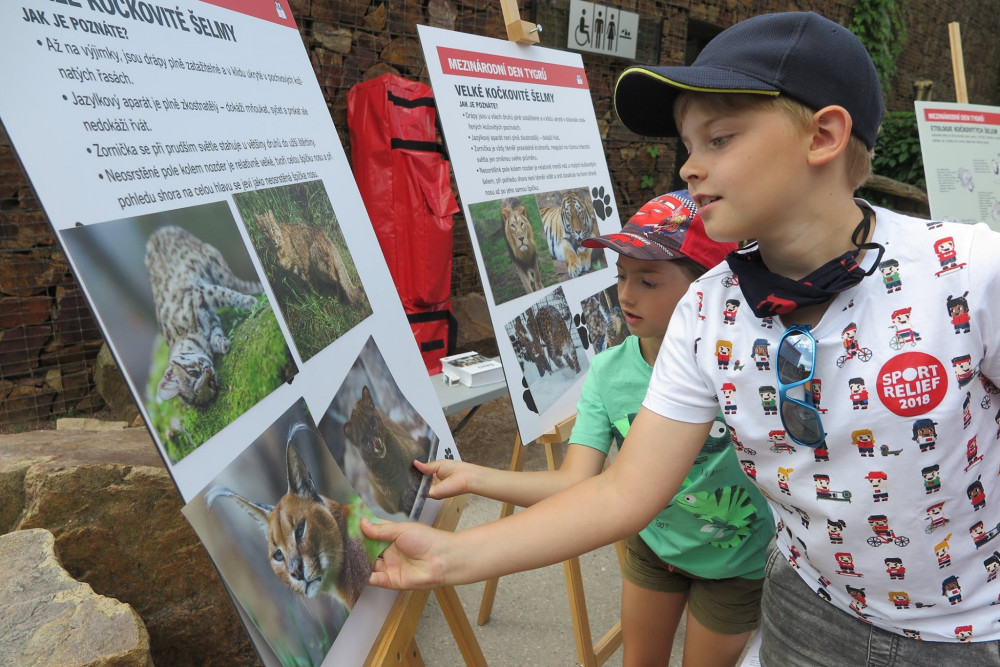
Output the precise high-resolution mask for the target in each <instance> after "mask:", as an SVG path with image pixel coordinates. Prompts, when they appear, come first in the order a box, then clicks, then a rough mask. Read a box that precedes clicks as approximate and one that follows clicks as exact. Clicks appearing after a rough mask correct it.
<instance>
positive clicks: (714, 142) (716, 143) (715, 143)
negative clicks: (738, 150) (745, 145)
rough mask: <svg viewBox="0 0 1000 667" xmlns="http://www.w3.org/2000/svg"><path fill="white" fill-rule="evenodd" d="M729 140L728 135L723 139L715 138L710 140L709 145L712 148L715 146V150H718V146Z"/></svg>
mask: <svg viewBox="0 0 1000 667" xmlns="http://www.w3.org/2000/svg"><path fill="white" fill-rule="evenodd" d="M731 138H732V137H730V136H728V135H727V136H724V137H715V138H714V139H712V141H711V142H710V143H711V144H712V146H715V147H716V148H718V147H719V146H723V145H725V144H726V143H728V142H729V140H730V139H731Z"/></svg>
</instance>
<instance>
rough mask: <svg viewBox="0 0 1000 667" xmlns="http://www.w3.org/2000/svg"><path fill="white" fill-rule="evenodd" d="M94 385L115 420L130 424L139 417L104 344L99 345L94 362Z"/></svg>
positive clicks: (126, 386)
mask: <svg viewBox="0 0 1000 667" xmlns="http://www.w3.org/2000/svg"><path fill="white" fill-rule="evenodd" d="M94 385H95V387H96V388H97V393H98V394H100V395H101V398H103V399H104V402H105V403H107V404H108V407H109V408H110V409H111V412H112V414H113V415H114V416H115V418H116V419H120V420H122V421H127V422H130V421H132V420H134V419H135V418H136V417H137V416H139V408H137V407H136V405H135V399H134V398H133V397H132V392H131V391H130V390H129V388H128V384H126V383H125V378H124V377H122V372H121V371H120V370H119V369H118V365H117V364H116V363H115V359H114V357H112V356H111V351H110V350H109V349H108V346H107V344H106V343H105V344H103V345H101V349H100V351H98V353H97V360H96V361H95V362H94Z"/></svg>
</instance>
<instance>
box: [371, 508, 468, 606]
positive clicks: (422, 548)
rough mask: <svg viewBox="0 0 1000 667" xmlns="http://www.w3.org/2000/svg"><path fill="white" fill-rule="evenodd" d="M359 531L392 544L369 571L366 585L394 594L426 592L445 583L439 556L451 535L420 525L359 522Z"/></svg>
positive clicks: (413, 523) (414, 523)
mask: <svg viewBox="0 0 1000 667" xmlns="http://www.w3.org/2000/svg"><path fill="white" fill-rule="evenodd" d="M361 530H362V531H363V532H364V534H365V535H366V536H367V537H369V538H371V539H374V540H382V541H383V542H392V544H390V545H389V547H388V548H387V549H386V550H385V551H383V552H382V555H381V556H380V557H379V559H378V560H377V561H375V564H374V566H373V567H372V574H371V578H370V579H369V583H370V584H371V585H372V586H378V587H380V588H391V589H395V590H427V589H431V588H438V587H440V586H442V585H444V584H445V583H447V582H446V581H445V577H444V572H443V569H444V568H443V565H442V563H441V559H440V557H439V554H440V553H441V552H442V542H444V541H445V540H446V539H447V538H448V537H449V536H450V535H451V534H450V533H447V532H445V531H441V530H436V529H434V528H431V527H429V526H426V525H424V524H422V523H416V522H412V523H410V522H407V523H378V524H376V523H372V522H371V521H369V520H368V519H362V520H361Z"/></svg>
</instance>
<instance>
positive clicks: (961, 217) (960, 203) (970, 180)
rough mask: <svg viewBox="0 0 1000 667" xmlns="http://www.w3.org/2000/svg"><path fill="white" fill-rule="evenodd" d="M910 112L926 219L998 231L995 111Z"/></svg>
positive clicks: (941, 108) (925, 105) (926, 107)
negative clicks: (921, 166) (979, 224)
mask: <svg viewBox="0 0 1000 667" xmlns="http://www.w3.org/2000/svg"><path fill="white" fill-rule="evenodd" d="M915 106H916V115H917V131H918V132H919V134H920V151H921V153H922V154H923V160H924V178H925V180H926V182H927V197H928V199H929V200H930V209H931V218H932V219H934V220H950V221H957V222H965V223H976V222H986V223H987V224H989V226H990V227H992V228H993V229H995V230H998V231H1000V107H990V106H984V105H979V104H957V103H949V102H916V103H915Z"/></svg>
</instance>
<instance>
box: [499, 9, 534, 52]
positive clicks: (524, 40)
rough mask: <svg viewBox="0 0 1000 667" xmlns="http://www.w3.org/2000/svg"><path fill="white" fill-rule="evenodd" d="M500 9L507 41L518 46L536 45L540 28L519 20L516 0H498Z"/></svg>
mask: <svg viewBox="0 0 1000 667" xmlns="http://www.w3.org/2000/svg"><path fill="white" fill-rule="evenodd" d="M500 8H501V9H502V10H503V24H504V26H506V28H507V39H509V40H510V41H512V42H517V43H518V44H538V33H540V32H541V31H542V26H540V25H537V24H535V23H531V22H530V21H522V20H521V10H520V9H518V7H517V0H500Z"/></svg>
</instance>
